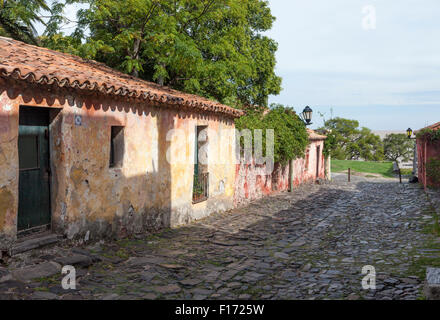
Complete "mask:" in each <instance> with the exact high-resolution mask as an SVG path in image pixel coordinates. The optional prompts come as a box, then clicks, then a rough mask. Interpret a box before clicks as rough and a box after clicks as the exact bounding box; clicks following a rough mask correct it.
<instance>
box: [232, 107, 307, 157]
mask: <svg viewBox="0 0 440 320" xmlns="http://www.w3.org/2000/svg"><path fill="white" fill-rule="evenodd" d="M235 126H236V128H237V129H238V130H243V129H249V130H251V131H253V130H256V129H261V130H263V152H265V142H266V130H269V129H273V130H274V132H275V145H274V153H275V154H274V155H275V162H279V163H281V164H283V165H284V164H286V163H287V162H289V161H290V160H293V159H297V158H301V157H304V155H305V150H306V148H307V146H308V144H309V136H308V133H307V130H306V126H305V124H304V122H303V121H302V120H301V119H300V118H299V117H298V115H297V114H296V113H295V111H294V110H293V108H290V107H285V106H283V105H280V104H272V105H271V108H270V110H269V111H268V112H267V109H264V108H258V107H256V108H253V109H248V110H247V112H246V115H245V116H242V117H241V118H239V119H237V120H236V122H235Z"/></svg>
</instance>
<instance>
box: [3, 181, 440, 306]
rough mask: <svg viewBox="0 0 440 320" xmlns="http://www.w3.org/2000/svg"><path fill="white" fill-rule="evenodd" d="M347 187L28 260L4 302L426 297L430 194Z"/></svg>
mask: <svg viewBox="0 0 440 320" xmlns="http://www.w3.org/2000/svg"><path fill="white" fill-rule="evenodd" d="M346 179H347V178H346V176H345V175H335V179H334V181H333V182H332V183H329V184H324V185H306V186H301V187H300V188H299V189H297V190H295V192H293V193H284V194H280V195H277V196H274V197H269V198H266V199H263V200H260V201H257V202H255V203H253V204H251V205H250V206H249V207H246V208H242V209H236V210H234V211H232V212H228V213H224V214H215V215H212V216H211V217H209V218H207V219H205V220H203V221H201V222H198V223H196V224H193V225H190V226H187V227H182V228H180V229H176V230H165V231H164V232H162V233H161V234H158V235H154V236H150V237H148V238H146V239H145V238H139V239H134V240H121V241H117V242H100V243H94V244H92V245H88V246H84V247H81V249H80V248H75V249H72V248H69V247H68V246H63V245H58V246H57V247H52V248H47V249H44V250H39V251H33V252H31V253H27V254H21V255H18V256H16V257H14V258H11V259H9V260H7V261H6V263H7V264H8V266H7V267H6V266H3V267H1V268H0V278H1V280H0V294H1V298H3V299H8V298H10V299H23V298H24V299H352V300H354V299H418V298H421V297H422V288H423V274H424V270H425V265H430V264H435V263H438V261H440V242H439V238H438V237H435V236H434V235H433V233H432V232H430V228H431V229H432V227H431V226H430V224H431V223H433V216H435V213H434V212H433V206H432V205H431V202H430V201H428V198H427V196H426V194H425V193H424V192H423V190H422V189H421V188H420V187H419V186H418V185H409V184H407V183H404V184H399V183H398V181H397V180H395V179H368V180H367V179H366V178H361V177H353V180H354V181H352V182H351V183H347V182H346ZM37 263H38V265H37V266H35V265H34V264H37ZM65 264H73V265H75V266H76V270H77V279H78V282H77V289H76V290H74V291H72V290H70V291H65V290H63V289H62V288H61V279H62V275H61V272H60V271H59V269H57V268H59V267H60V266H62V265H65ZM365 265H371V266H374V267H375V268H376V272H377V290H376V291H364V290H362V286H361V281H362V278H363V277H364V276H363V275H362V267H363V266H365ZM51 266H52V268H53V270H55V271H52V272H51V271H50V269H51ZM48 269H49V271H48ZM57 270H58V271H57ZM39 271H41V272H39ZM46 271H47V272H46ZM34 276H38V277H37V279H31V278H33V277H34Z"/></svg>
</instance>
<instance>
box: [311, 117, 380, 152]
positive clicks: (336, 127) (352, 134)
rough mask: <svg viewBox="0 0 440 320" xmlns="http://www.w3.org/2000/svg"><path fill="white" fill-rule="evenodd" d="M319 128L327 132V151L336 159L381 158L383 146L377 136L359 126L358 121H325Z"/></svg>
mask: <svg viewBox="0 0 440 320" xmlns="http://www.w3.org/2000/svg"><path fill="white" fill-rule="evenodd" d="M319 130H321V131H325V132H326V134H327V137H328V138H327V140H328V141H329V142H330V143H329V144H328V147H327V148H328V149H327V150H326V151H327V153H330V155H331V156H332V157H333V158H336V159H338V160H361V159H363V160H368V161H380V160H383V146H382V141H381V139H380V137H379V136H377V135H375V134H374V133H372V132H371V130H370V129H368V128H365V127H362V128H360V127H359V122H358V121H356V120H349V119H344V118H334V119H330V120H327V121H325V123H324V127H323V128H320V129H319Z"/></svg>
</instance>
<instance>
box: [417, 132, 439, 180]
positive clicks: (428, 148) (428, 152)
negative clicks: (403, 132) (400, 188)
mask: <svg viewBox="0 0 440 320" xmlns="http://www.w3.org/2000/svg"><path fill="white" fill-rule="evenodd" d="M417 156H418V167H419V169H418V170H419V172H418V178H419V182H420V183H421V184H422V185H423V187H424V188H425V189H426V188H427V187H428V186H435V187H439V186H440V181H432V179H431V178H430V177H429V176H428V175H427V172H426V164H427V162H428V161H429V160H430V159H432V158H437V159H438V158H440V142H438V141H436V142H430V141H427V140H426V139H417Z"/></svg>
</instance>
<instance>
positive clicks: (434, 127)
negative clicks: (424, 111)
mask: <svg viewBox="0 0 440 320" xmlns="http://www.w3.org/2000/svg"><path fill="white" fill-rule="evenodd" d="M425 129H432V130H439V129H440V122H437V123H434V124H433V125H430V126H428V127H426V128H425Z"/></svg>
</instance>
